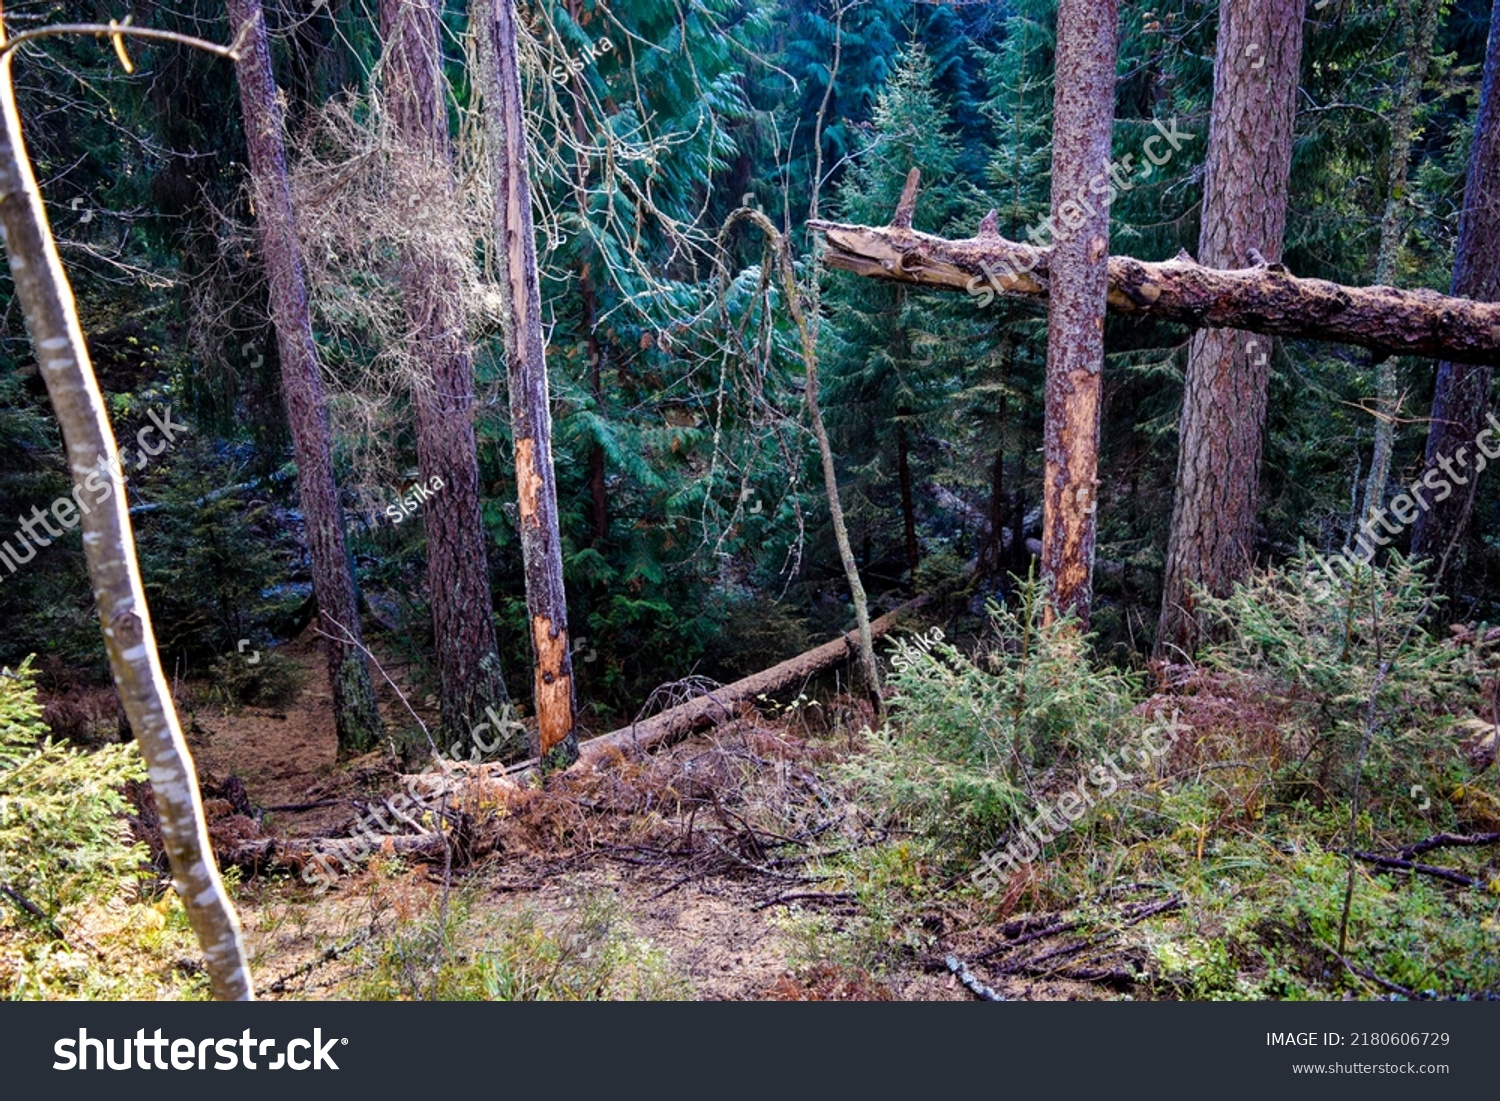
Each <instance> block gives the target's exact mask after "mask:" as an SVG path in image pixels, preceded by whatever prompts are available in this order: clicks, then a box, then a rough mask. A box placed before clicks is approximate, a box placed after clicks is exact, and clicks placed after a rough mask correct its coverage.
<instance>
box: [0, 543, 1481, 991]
mask: <svg viewBox="0 0 1500 1101" xmlns="http://www.w3.org/2000/svg"><path fill="white" fill-rule="evenodd" d="M1312 568H1313V565H1312V562H1311V561H1310V560H1309V559H1305V558H1298V559H1294V560H1293V561H1292V562H1291V563H1289V564H1288V565H1287V566H1285V567H1283V568H1279V569H1276V570H1272V571H1269V572H1262V573H1258V574H1256V575H1255V576H1254V577H1252V579H1251V580H1250V581H1248V582H1246V583H1245V584H1243V585H1242V586H1240V587H1239V588H1238V589H1237V590H1236V591H1235V593H1234V594H1233V595H1232V596H1231V597H1229V598H1227V599H1224V600H1215V599H1213V598H1210V597H1207V596H1204V597H1203V598H1202V602H1201V604H1200V606H1199V612H1200V614H1201V615H1203V616H1204V617H1205V620H1206V622H1207V623H1209V624H1211V628H1210V636H1211V637H1213V638H1214V639H1216V640H1217V641H1214V642H1213V643H1211V644H1210V645H1209V646H1208V647H1207V648H1206V649H1205V650H1204V651H1203V652H1202V653H1201V654H1200V657H1199V660H1198V661H1197V662H1196V663H1194V664H1162V663H1158V664H1154V665H1152V666H1150V667H1148V668H1142V669H1135V670H1122V669H1117V668H1113V667H1109V666H1105V665H1103V664H1101V663H1100V662H1099V661H1098V660H1097V659H1096V658H1095V657H1094V656H1093V653H1092V651H1091V648H1090V642H1089V640H1088V639H1087V638H1086V637H1084V636H1082V635H1080V633H1079V632H1078V631H1077V630H1076V628H1075V626H1074V625H1073V624H1072V623H1071V622H1070V621H1068V620H1062V621H1059V622H1055V623H1051V624H1044V623H1043V617H1042V607H1043V601H1042V600H1041V599H1040V597H1039V594H1038V593H1037V592H1036V590H1035V588H1034V587H1032V586H1024V585H1023V586H1022V587H1021V588H1020V590H1019V591H1020V598H1019V599H1018V600H1017V601H1016V602H1015V606H1014V607H1013V608H1009V609H1007V608H1001V607H1000V606H998V605H994V604H991V605H990V607H989V610H988V615H987V617H985V620H984V622H982V623H981V624H979V627H978V629H977V630H964V631H961V632H959V633H958V634H957V635H956V636H955V637H954V638H952V639H950V638H949V637H947V636H946V635H945V634H944V632H943V630H942V629H941V628H939V629H937V630H934V629H932V628H928V629H926V630H924V631H919V632H916V633H914V634H913V635H911V636H909V637H906V638H902V639H899V640H897V641H896V642H895V643H894V644H893V645H892V646H891V647H890V649H889V651H888V653H887V654H886V655H885V656H886V658H887V663H888V667H889V680H888V702H889V712H890V717H889V721H888V723H887V724H886V725H885V726H883V727H881V728H879V729H875V730H872V729H871V713H870V711H869V709H868V705H866V704H864V703H862V702H859V701H854V700H852V699H851V698H850V697H848V696H847V695H841V694H837V693H828V694H822V695H820V694H818V693H816V692H814V691H812V688H811V686H810V688H809V690H808V691H807V692H804V693H803V694H800V695H799V696H798V697H797V698H796V699H793V700H782V701H773V700H761V701H759V706H757V707H753V708H743V709H742V710H741V713H740V714H739V715H738V716H737V717H735V718H734V719H732V720H731V721H729V722H727V723H724V724H722V725H720V726H719V727H717V728H716V729H715V730H714V731H712V732H711V733H709V734H707V735H703V736H699V737H696V738H694V739H692V740H690V741H687V742H684V743H680V744H678V745H675V746H672V747H669V748H668V749H666V750H664V751H662V752H660V753H658V754H657V755H654V756H651V757H647V758H644V759H640V760H630V759H626V758H625V757H623V756H621V757H619V758H617V759H615V760H612V761H610V762H608V763H606V764H605V765H604V766H602V767H600V768H597V769H590V770H581V771H576V772H574V773H569V774H565V775H562V776H558V777H555V778H553V779H552V780H551V781H550V782H549V784H548V785H547V787H546V788H545V789H531V788H524V787H518V786H516V785H513V784H506V783H490V784H488V785H486V786H481V787H478V788H476V789H475V790H474V791H473V792H471V793H470V794H469V795H466V796H463V797H461V798H460V799H459V800H458V802H457V804H456V806H455V808H454V809H455V811H456V812H457V815H458V817H455V818H452V819H445V820H444V821H442V822H430V823H429V822H424V823H423V824H424V825H435V826H437V828H438V829H440V830H441V831H442V834H443V836H444V838H445V839H446V840H445V841H444V843H443V845H442V847H441V851H440V852H439V853H438V855H436V856H433V855H430V854H428V855H416V856H403V855H401V854H400V853H398V852H397V851H396V849H395V847H394V846H392V845H386V846H384V847H383V848H382V850H381V851H379V852H377V853H376V854H375V856H374V857H373V858H372V859H371V860H370V861H369V863H368V864H367V865H366V866H365V867H364V868H363V869H361V870H360V871H358V873H357V874H354V875H351V876H348V877H346V878H345V879H343V880H342V881H340V883H339V884H338V886H337V887H336V889H334V890H333V891H331V892H329V893H327V894H318V893H316V892H314V891H312V890H310V889H309V888H308V887H307V885H306V884H305V883H304V882H302V881H301V880H299V879H298V878H297V877H296V876H295V875H293V876H287V875H285V874H280V873H273V872H269V871H265V872H258V871H257V870H256V869H254V868H249V869H233V870H232V875H231V883H232V889H233V890H234V892H235V894H236V899H237V902H238V904H239V905H240V907H241V909H242V912H243V913H244V914H245V919H246V922H247V927H248V935H249V941H250V944H251V947H252V953H253V956H252V958H253V961H254V963H255V966H256V968H257V971H258V975H257V981H258V983H259V985H260V986H261V988H262V989H264V990H266V991H267V992H268V993H269V994H270V995H272V996H278V997H355V998H377V999H431V998H437V999H492V1000H519V999H545V1000H556V999H563V1000H573V999H616V998H649V999H658V998H783V999H884V998H939V997H954V998H957V997H970V996H972V995H971V994H970V990H974V989H976V988H977V989H978V990H981V991H984V993H981V994H980V995H979V996H985V997H988V996H991V995H993V996H998V997H1004V998H1036V999H1055V998H1100V997H1104V998H1119V997H1128V998H1134V999H1163V998H1166V999H1177V998H1187V999H1236V998H1245V999H1266V998H1271V999H1320V998H1342V997H1351V996H1352V997H1357V998H1371V997H1398V998H1434V997H1435V998H1493V997H1495V996H1497V995H1500V949H1497V947H1496V946H1497V944H1500V935H1497V934H1500V796H1497V780H1496V770H1495V766H1494V761H1495V750H1496V731H1497V725H1496V706H1497V693H1500V653H1497V647H1500V629H1489V628H1487V627H1485V626H1484V625H1478V626H1473V625H1470V626H1458V627H1455V628H1453V629H1451V630H1450V632H1449V634H1448V636H1447V637H1441V638H1440V637H1434V636H1433V635H1431V634H1430V633H1429V632H1428V631H1427V630H1426V629H1425V627H1424V622H1425V620H1424V618H1423V617H1424V616H1425V615H1426V614H1428V613H1429V612H1430V609H1431V601H1430V599H1429V592H1428V588H1427V584H1426V582H1425V580H1424V578H1423V574H1422V572H1421V570H1420V569H1418V568H1417V567H1415V566H1413V565H1412V564H1410V563H1408V562H1406V561H1404V560H1401V559H1399V558H1398V559H1393V561H1392V562H1391V563H1390V564H1388V565H1387V566H1386V567H1384V568H1382V569H1379V570H1368V569H1367V570H1364V571H1362V572H1361V573H1359V574H1358V575H1357V576H1356V577H1355V578H1354V579H1353V580H1352V581H1351V582H1350V583H1348V584H1346V585H1345V586H1344V587H1343V588H1342V589H1339V590H1329V589H1328V588H1327V586H1320V585H1318V584H1317V583H1315V582H1314V580H1313V576H1312V572H1311V571H1312ZM953 626H954V625H953V624H949V627H950V628H952V627H953ZM960 626H962V625H961V624H960ZM960 640H962V641H960ZM293 683H295V680H294V681H293ZM1163 732H1166V734H1167V736H1166V737H1163V736H1162V735H1163ZM1111 762H1112V763H1111ZM339 769H340V770H341V771H342V772H344V773H346V774H355V773H357V775H358V777H359V784H360V785H362V787H361V791H360V792H356V793H355V795H354V796H351V798H358V797H360V796H361V795H362V796H363V797H365V798H369V797H371V796H372V795H373V794H374V793H376V792H379V791H381V790H385V791H389V790H394V788H395V787H396V779H397V776H398V774H399V771H400V769H399V766H398V765H397V764H396V762H394V761H391V762H387V763H385V764H384V765H378V764H376V763H374V762H372V760H369V759H361V761H359V762H351V763H345V764H344V765H341V766H339ZM1106 778H1107V779H1108V780H1110V781H1112V782H1110V783H1107V784H1106V783H1105V782H1104V780H1105V779H1106ZM140 779H141V769H140V765H139V762H138V757H137V754H136V750H135V749H134V747H133V745H124V746H117V745H105V746H102V747H98V748H92V749H83V748H79V747H76V746H73V745H70V744H68V743H66V742H56V741H53V740H51V739H50V738H49V736H48V733H47V730H46V727H45V725H44V724H43V722H42V719H41V709H40V705H39V704H38V703H37V702H36V699H35V692H34V689H33V687H32V685H31V683H30V673H29V670H28V669H26V668H24V667H23V668H21V669H19V670H16V671H15V672H13V673H9V674H8V675H7V676H5V677H3V678H0V895H3V897H0V992H3V993H4V995H5V996H7V997H10V998H75V997H147V998H150V997H190V998H191V997H206V996H207V988H206V984H205V983H204V981H203V978H202V975H201V973H200V972H199V971H198V970H197V969H196V966H195V965H194V964H192V963H191V962H190V961H191V959H192V958H193V952H192V948H191V936H190V932H189V930H188V929H187V925H186V921H185V919H184V918H183V915H182V912H181V908H180V906H179V905H177V904H176V902H175V896H174V895H173V894H172V893H171V892H170V890H169V889H168V887H167V884H166V881H165V877H164V876H163V874H162V872H161V871H160V869H159V867H157V865H156V864H154V863H153V861H152V860H151V850H150V847H149V837H146V838H145V840H146V841H147V842H148V844H144V845H143V844H142V843H141V842H140V841H139V840H137V841H135V842H132V841H131V840H130V838H131V837H132V833H131V828H130V825H129V823H128V822H127V820H126V816H127V812H128V811H129V810H130V808H131V807H132V805H134V806H136V807H139V806H140V805H141V803H140V801H139V800H132V801H127V800H126V798H125V797H124V795H123V794H121V792H122V790H123V788H124V786H125V785H126V784H129V783H138V782H139V781H140ZM1070 793H1072V794H1071V796H1070ZM211 794H215V795H216V796H217V794H218V793H211ZM238 798H239V797H238V796H234V797H231V798H229V799H227V800H223V799H221V800H219V802H221V803H223V804H224V806H223V809H224V811H225V813H229V812H231V811H233V812H234V813H239V809H237V808H234V807H231V806H230V805H229V804H230V803H232V802H235V801H236V800H237V799H238ZM248 798H249V801H250V802H251V803H253V802H254V800H255V795H254V791H253V790H252V791H251V792H250V795H249V797H248ZM214 805H215V800H214V799H210V809H211V812H212V810H213V807H214ZM240 809H246V810H249V811H250V815H249V816H248V817H251V818H254V819H255V820H256V828H257V831H264V833H265V834H266V835H274V834H275V833H276V831H277V829H278V828H285V822H284V820H283V819H279V818H278V817H277V816H275V815H271V816H267V815H266V814H265V813H264V812H263V811H261V810H259V809H258V808H256V807H254V806H246V807H244V808H240ZM1042 823H1047V824H1046V825H1043V824H1042ZM1028 825H1029V826H1030V829H1028ZM148 832H149V831H148ZM1044 835H1045V838H1044ZM134 836H135V837H137V838H140V837H142V836H143V835H142V833H141V829H140V824H139V823H137V824H136V828H135V834H134ZM222 836H224V831H223V828H222V821H221V824H220V827H217V828H216V833H215V837H216V840H218V839H219V838H221V837H222ZM1033 853H1034V855H1032V854H1033ZM987 855H988V857H989V860H988V862H987V861H986V860H985V858H986V856H987Z"/></svg>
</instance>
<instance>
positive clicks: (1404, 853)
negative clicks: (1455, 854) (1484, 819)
mask: <svg viewBox="0 0 1500 1101" xmlns="http://www.w3.org/2000/svg"><path fill="white" fill-rule="evenodd" d="M1495 844H1500V833H1475V834H1462V833H1438V834H1434V835H1433V836H1431V837H1429V838H1428V839H1427V840H1426V841H1418V842H1417V843H1416V844H1415V845H1408V846H1406V848H1404V849H1402V850H1400V851H1399V852H1398V853H1397V854H1396V855H1398V856H1400V857H1403V858H1404V859H1406V860H1410V859H1411V858H1412V857H1414V856H1421V855H1422V854H1423V853H1425V852H1431V851H1432V850H1433V849H1446V848H1460V847H1466V846H1477V845H1495Z"/></svg>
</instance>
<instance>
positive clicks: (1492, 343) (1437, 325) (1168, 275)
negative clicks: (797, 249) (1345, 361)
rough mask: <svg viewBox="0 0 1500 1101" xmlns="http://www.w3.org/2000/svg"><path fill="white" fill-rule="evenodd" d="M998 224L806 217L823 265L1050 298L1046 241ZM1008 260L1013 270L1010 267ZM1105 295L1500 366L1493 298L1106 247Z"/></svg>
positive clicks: (1255, 327) (1269, 329)
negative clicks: (975, 230) (956, 227)
mask: <svg viewBox="0 0 1500 1101" xmlns="http://www.w3.org/2000/svg"><path fill="white" fill-rule="evenodd" d="M997 224H998V215H996V214H994V212H991V213H990V214H989V215H986V216H985V219H984V221H983V222H982V223H980V226H979V234H978V236H975V237H970V238H967V239H965V240H947V239H945V238H942V237H935V236H933V235H932V234H929V233H921V232H918V231H916V230H913V229H912V228H911V227H910V226H909V225H905V226H903V225H888V226H856V225H845V224H842V223H839V222H828V221H824V220H822V219H809V220H808V223H807V225H808V228H809V229H811V230H814V231H816V232H820V233H822V234H824V235H825V237H826V238H827V241H828V245H829V249H828V251H827V253H826V254H825V259H826V261H827V263H828V266H829V267H833V268H839V269H841V270H843V271H849V272H853V273H854V274H855V275H863V276H867V277H869V278H874V279H889V280H894V281H896V282H901V283H912V284H917V285H920V286H925V287H933V288H935V289H938V290H966V291H969V292H970V293H971V294H974V295H982V294H983V293H984V292H985V290H986V289H988V288H990V287H993V288H994V289H995V290H996V291H998V292H1003V293H1004V294H1006V295H1007V296H1013V297H1015V298H1017V299H1034V300H1045V299H1046V297H1047V288H1048V284H1049V276H1050V269H1051V255H1052V249H1050V248H1035V247H1033V246H1031V245H1028V244H1023V243H1021V242H1018V241H1009V240H1007V239H1006V238H1004V237H1002V236H1000V234H999V233H998V232H996V229H995V226H996V225H997ZM1012 258H1014V265H1013V264H1012ZM1028 264H1030V265H1031V266H1030V267H1028V266H1027V265H1028ZM986 265H987V266H988V267H989V272H988V273H987V272H986V271H985V266H986ZM1013 266H1014V267H1015V268H1017V269H1020V270H1017V271H1016V272H1015V273H1014V274H1012V267H1013ZM990 273H993V279H991V274H990ZM1108 302H1109V308H1110V310H1111V311H1112V312H1114V313H1116V314H1119V315H1121V316H1126V317H1138V318H1141V319H1143V320H1157V321H1172V322H1177V323H1180V324H1184V325H1190V326H1192V327H1193V328H1198V329H1215V328H1221V329H1222V328H1229V329H1241V330H1243V331H1245V332H1250V333H1257V334H1260V335H1263V336H1281V337H1292V338H1300V339H1304V340H1332V341H1339V342H1341V343H1344V344H1357V345H1360V346H1361V347H1365V348H1369V349H1371V350H1372V351H1375V352H1379V353H1381V354H1382V355H1411V356H1426V357H1428V358H1432V359H1437V358H1446V359H1448V360H1450V361H1452V362H1454V363H1479V364H1485V365H1491V366H1493V365H1496V364H1500V305H1497V304H1495V303H1493V302H1488V301H1473V300H1470V299H1467V298H1459V297H1453V296H1450V295H1445V294H1437V293H1435V292H1433V291H1428V290H1401V289H1399V288H1396V287H1345V286H1340V285H1339V284H1337V283H1330V282H1328V281H1327V280H1324V279H1298V278H1296V277H1295V276H1293V275H1291V274H1290V273H1289V272H1288V271H1287V270H1286V268H1285V266H1284V265H1281V264H1270V263H1267V264H1259V263H1257V264H1255V265H1254V266H1253V267H1248V268H1240V269H1235V270H1229V271H1221V270H1216V269H1214V268H1209V267H1204V266H1203V265H1201V264H1198V263H1197V262H1195V261H1194V260H1193V258H1192V257H1191V256H1189V255H1188V254H1187V253H1186V252H1180V253H1178V254H1177V256H1175V257H1173V258H1172V259H1171V260H1165V261H1160V262H1156V261H1147V260H1136V259H1134V258H1132V257H1128V256H1112V257H1110V260H1109V296H1108Z"/></svg>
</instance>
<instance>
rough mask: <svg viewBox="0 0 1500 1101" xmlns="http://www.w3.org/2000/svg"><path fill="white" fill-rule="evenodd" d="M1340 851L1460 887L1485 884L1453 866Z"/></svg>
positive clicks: (1379, 864) (1360, 852) (1356, 850)
mask: <svg viewBox="0 0 1500 1101" xmlns="http://www.w3.org/2000/svg"><path fill="white" fill-rule="evenodd" d="M1340 851H1342V852H1348V853H1349V855H1350V856H1353V857H1355V858H1357V859H1359V860H1363V861H1366V862H1367V863H1370V864H1374V865H1375V866H1376V867H1380V868H1394V869H1396V870H1398V871H1405V872H1416V873H1417V874H1419V875H1430V876H1432V878H1434V879H1442V880H1445V881H1447V882H1449V883H1457V884H1458V885H1459V886H1460V887H1483V886H1484V884H1483V883H1481V882H1480V881H1479V880H1477V879H1475V878H1473V877H1472V876H1467V875H1464V874H1463V873H1462V872H1455V871H1453V870H1452V869H1451V868H1439V867H1437V866H1436V865H1435V864H1418V863H1417V862H1416V861H1414V860H1402V859H1401V858H1399V857H1395V856H1381V855H1380V854H1379V853H1367V852H1362V851H1360V850H1358V849H1355V850H1353V851H1349V850H1340Z"/></svg>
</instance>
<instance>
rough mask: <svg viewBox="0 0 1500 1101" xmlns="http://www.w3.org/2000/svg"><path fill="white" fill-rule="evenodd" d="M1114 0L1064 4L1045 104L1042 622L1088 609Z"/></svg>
mask: <svg viewBox="0 0 1500 1101" xmlns="http://www.w3.org/2000/svg"><path fill="white" fill-rule="evenodd" d="M1118 49H1119V6H1118V0H1061V2H1060V3H1059V4H1058V10H1057V58H1056V68H1057V79H1056V93H1055V96H1054V102H1053V116H1054V119H1055V122H1054V127H1053V137H1052V225H1053V226H1054V227H1056V228H1055V229H1054V234H1055V241H1056V244H1055V245H1054V246H1053V249H1052V269H1051V270H1052V293H1051V296H1050V298H1049V299H1048V302H1047V404H1046V425H1045V429H1044V431H1043V454H1044V456H1045V459H1046V463H1045V467H1044V472H1043V490H1042V494H1043V495H1042V575H1043V577H1044V578H1046V580H1047V581H1048V582H1049V584H1050V587H1051V591H1050V599H1049V601H1048V605H1047V612H1046V619H1047V620H1049V621H1050V620H1051V619H1052V618H1053V617H1054V616H1055V615H1058V614H1062V613H1066V612H1069V611H1071V612H1074V613H1076V614H1077V616H1078V619H1079V622H1080V623H1081V625H1082V626H1083V627H1084V628H1085V629H1087V627H1088V622H1089V612H1090V609H1091V606H1092V603H1093V579H1092V574H1093V569H1094V532H1095V516H1096V503H1097V500H1098V497H1097V493H1098V486H1099V401H1100V396H1101V393H1102V390H1101V377H1100V376H1101V372H1102V370H1103V367H1104V315H1105V309H1106V306H1105V295H1106V292H1107V291H1108V289H1109V268H1108V260H1109V203H1108V201H1107V200H1106V198H1105V196H1102V195H1099V194H1097V192H1096V191H1095V190H1093V189H1091V188H1090V182H1091V181H1097V180H1098V178H1099V177H1100V175H1101V174H1102V173H1104V172H1105V170H1106V169H1107V167H1108V166H1109V163H1110V136H1111V133H1112V131H1113V128H1114V117H1115V111H1114V107H1115V59H1116V55H1117V52H1118Z"/></svg>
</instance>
